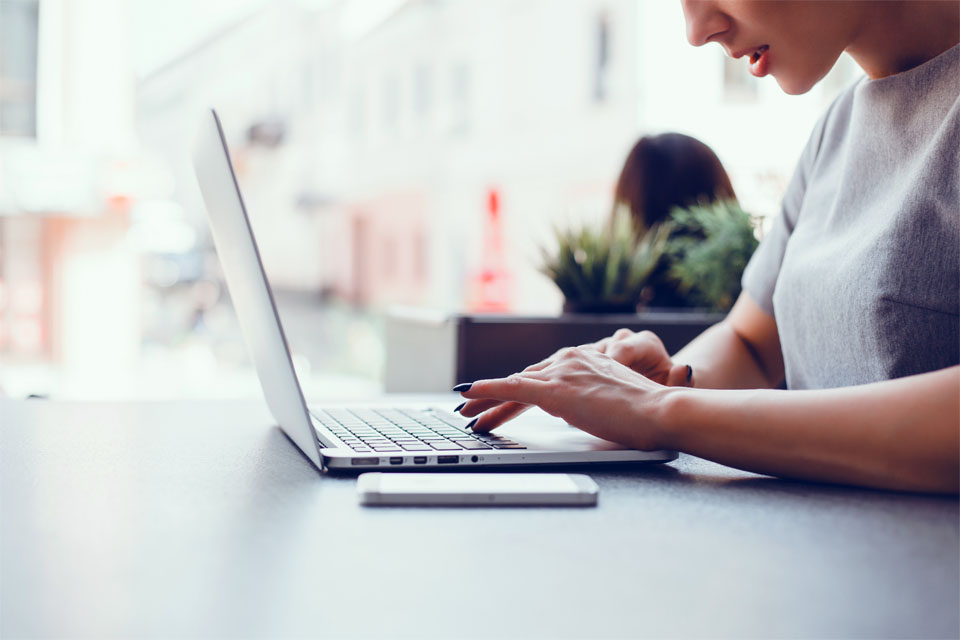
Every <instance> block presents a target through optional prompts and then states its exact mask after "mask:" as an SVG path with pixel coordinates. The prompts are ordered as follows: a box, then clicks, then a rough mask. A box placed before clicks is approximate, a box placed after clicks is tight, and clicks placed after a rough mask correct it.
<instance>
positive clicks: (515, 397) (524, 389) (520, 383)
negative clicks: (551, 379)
mask: <svg viewBox="0 0 960 640" xmlns="http://www.w3.org/2000/svg"><path fill="white" fill-rule="evenodd" d="M547 385H548V383H547V381H546V380H538V379H535V378H532V377H530V376H528V375H524V374H521V373H515V374H513V375H511V376H507V377H506V378H495V379H492V380H477V381H476V382H474V383H473V384H472V385H470V388H469V389H468V390H466V391H464V392H462V395H463V397H464V398H467V399H468V400H482V399H491V400H500V401H512V402H520V403H522V404H537V401H538V400H539V399H540V398H541V397H542V396H543V393H544V390H545V388H546V387H547Z"/></svg>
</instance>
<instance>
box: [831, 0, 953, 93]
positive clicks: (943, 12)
mask: <svg viewBox="0 0 960 640" xmlns="http://www.w3.org/2000/svg"><path fill="white" fill-rule="evenodd" d="M958 42H960V2H957V1H956V0H906V1H905V2H902V1H901V2H871V3H864V9H863V17H862V20H861V22H860V25H859V28H858V29H857V31H856V33H855V36H854V38H853V40H852V41H851V43H850V45H849V46H848V47H847V48H846V52H847V53H849V54H850V56H851V57H852V58H853V59H854V60H856V62H857V64H859V65H860V67H861V68H863V70H864V71H865V72H866V74H867V75H868V76H870V77H871V78H874V79H876V78H884V77H886V76H890V75H893V74H895V73H900V72H902V71H907V70H908V69H912V68H914V67H916V66H919V65H921V64H923V63H924V62H927V61H928V60H932V59H933V58H936V57H937V56H938V55H940V54H941V53H943V52H944V51H946V50H947V49H950V48H951V47H953V46H954V45H956V44H957V43H958Z"/></svg>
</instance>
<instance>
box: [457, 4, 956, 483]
mask: <svg viewBox="0 0 960 640" xmlns="http://www.w3.org/2000/svg"><path fill="white" fill-rule="evenodd" d="M682 5H683V11H684V17H685V18H686V23H687V39H688V40H689V41H690V43H691V44H693V45H695V46H701V45H704V44H706V43H708V42H716V43H718V44H720V45H721V46H722V47H723V48H724V50H725V51H726V52H727V53H728V54H729V55H730V56H731V57H733V58H746V60H747V63H748V65H749V69H750V72H751V73H752V74H753V75H755V76H757V77H763V76H766V75H772V76H773V77H774V78H775V79H776V81H777V83H778V84H779V85H780V87H781V89H783V90H784V92H786V93H788V94H791V95H796V94H802V93H806V92H807V91H809V90H810V89H811V88H812V87H813V86H814V85H815V84H817V83H818V82H819V81H820V80H821V79H822V78H823V77H824V76H825V75H826V74H827V72H829V70H830V69H831V68H832V67H833V65H834V64H835V63H836V61H837V59H838V58H839V57H840V55H841V54H843V53H847V54H849V55H850V56H851V57H852V58H853V60H854V61H855V62H856V63H857V64H858V65H859V66H860V67H861V68H862V69H863V70H864V72H865V74H866V77H864V78H861V79H860V80H859V81H857V82H856V83H855V84H854V85H852V86H851V87H849V88H848V89H846V90H845V91H843V92H842V93H841V94H840V95H839V96H838V97H837V99H836V100H835V101H834V102H833V104H832V105H831V106H830V107H829V109H828V110H827V112H826V113H825V114H824V116H823V117H822V118H821V119H820V121H819V122H818V123H817V125H816V126H815V127H814V130H813V132H812V134H811V136H810V139H809V142H808V143H807V146H806V148H805V149H804V150H803V152H802V154H801V156H800V159H799V162H798V164H797V168H796V171H795V172H794V176H793V179H792V180H791V181H790V184H789V186H788V187H787V191H786V193H785V195H784V197H783V201H782V206H781V209H780V213H779V215H777V216H776V218H775V219H774V220H773V225H772V227H771V229H770V231H769V232H768V233H767V234H766V236H765V237H764V239H763V241H762V242H761V243H760V246H759V248H758V249H757V251H756V252H755V253H754V254H753V258H752V259H751V261H750V263H749V265H748V266H747V269H746V271H745V272H744V275H743V280H742V283H743V292H742V293H741V294H740V297H739V298H738V299H737V301H736V304H734V306H733V308H732V309H731V311H730V313H729V314H728V315H727V317H726V318H725V319H724V320H723V321H722V322H720V323H718V324H717V325H714V326H713V327H711V328H710V329H707V330H706V331H705V332H704V333H702V334H701V335H700V336H698V337H697V338H696V339H694V340H693V341H692V342H691V343H690V344H689V345H687V346H686V347H684V348H683V349H681V350H680V351H679V352H678V353H677V354H675V355H674V356H673V357H672V358H671V357H670V355H669V354H668V353H667V352H666V350H665V349H664V347H663V344H662V343H661V342H660V340H659V339H658V338H657V336H655V335H653V334H652V333H650V332H641V333H633V332H631V331H628V330H625V329H621V330H620V331H618V332H617V333H616V334H614V335H613V336H612V337H610V338H606V339H604V340H601V341H599V342H597V343H595V344H590V345H583V346H581V347H574V348H569V349H564V350H561V351H560V352H558V353H557V354H555V355H554V356H551V357H550V358H547V359H546V360H544V361H542V362H540V363H537V364H534V365H532V366H530V367H528V368H527V369H525V370H524V371H522V372H519V373H516V374H513V375H511V376H508V377H506V378H502V379H494V380H479V381H476V382H474V383H472V384H465V385H464V386H462V387H461V386H458V387H457V390H458V391H461V392H462V393H463V395H464V397H466V398H468V399H469V401H468V402H467V403H466V404H465V405H464V406H463V407H462V408H461V413H462V414H463V415H465V416H477V418H476V419H475V420H474V421H473V423H472V425H471V427H472V428H473V429H474V430H476V431H489V430H491V429H494V428H496V427H497V426H498V425H500V424H502V423H503V422H504V421H506V420H509V419H510V418H512V417H513V416H515V415H517V414H518V413H520V412H522V411H524V410H525V409H526V408H527V407H529V406H531V405H537V406H539V407H541V408H542V409H544V410H545V411H546V412H548V413H550V414H552V415H554V416H558V417H560V418H562V419H564V420H565V421H567V422H568V423H569V424H571V425H573V426H575V427H578V428H580V429H583V430H584V431H587V432H589V433H591V434H593V435H595V436H598V437H600V438H604V439H606V440H610V441H613V442H618V443H621V444H623V445H626V446H629V447H633V448H636V449H646V450H652V449H675V450H678V451H681V452H684V453H688V454H692V455H695V456H699V457H701V458H706V459H709V460H714V461H716V462H719V463H722V464H726V465H729V466H732V467H737V468H740V469H744V470H747V471H754V472H757V473H763V474H768V475H774V476H780V477H788V478H797V479H802V480H810V481H817V482H835V483H842V484H851V485H859V486H867V487H876V488H885V489H896V490H903V491H918V492H937V493H954V494H955V493H957V492H958V489H960V161H958V155H957V154H958V149H960V44H958V42H960V3H958V2H954V1H949V2H936V1H929V0H887V1H882V0H863V1H857V2H854V1H849V0H833V1H813V0H682ZM744 126H750V124H749V123H745V125H744ZM644 215H645V216H646V215H647V213H646V212H645V213H644ZM651 215H653V214H652V210H651ZM784 381H785V382H786V385H787V389H785V390H782V389H777V387H778V386H779V385H780V384H781V383H782V382H784Z"/></svg>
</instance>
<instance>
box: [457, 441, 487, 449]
mask: <svg viewBox="0 0 960 640" xmlns="http://www.w3.org/2000/svg"><path fill="white" fill-rule="evenodd" d="M453 442H454V444H458V445H460V446H461V447H463V448H464V449H490V448H492V447H490V445H486V444H483V443H482V442H477V441H476V440H472V439H471V440H454V441H453Z"/></svg>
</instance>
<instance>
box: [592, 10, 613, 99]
mask: <svg viewBox="0 0 960 640" xmlns="http://www.w3.org/2000/svg"><path fill="white" fill-rule="evenodd" d="M595 29H596V31H595V34H596V35H595V40H594V42H595V45H594V47H595V48H594V51H595V58H594V66H593V101H594V102H604V101H605V100H606V99H607V96H608V94H609V93H610V91H609V87H608V85H609V83H610V19H609V18H608V17H607V14H605V13H604V14H600V15H599V16H598V17H597V21H596V23H595Z"/></svg>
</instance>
